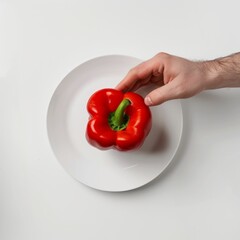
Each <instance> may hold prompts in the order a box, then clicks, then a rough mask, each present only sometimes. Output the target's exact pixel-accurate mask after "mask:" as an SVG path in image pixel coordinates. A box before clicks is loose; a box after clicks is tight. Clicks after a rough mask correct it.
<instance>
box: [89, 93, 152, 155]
mask: <svg viewBox="0 0 240 240" xmlns="http://www.w3.org/2000/svg"><path fill="white" fill-rule="evenodd" d="M87 110H88V112H89V114H90V117H89V122H88V124H87V129H86V138H87V140H88V142H89V143H90V144H91V145H93V146H94V147H97V148H99V149H102V150H104V149H109V148H114V149H117V150H120V151H127V150H132V149H136V148H139V147H140V146H141V145H142V144H143V142H144V139H145V138H146V136H147V135H148V133H149V131H150V129H151V125H152V121H151V120H152V118H151V111H150V109H149V107H148V106H146V105H145V103H144V100H143V98H142V97H141V96H140V95H138V94H137V93H134V92H127V93H125V94H124V93H123V92H121V91H118V90H116V89H110V88H108V89H101V90H99V91H97V92H95V93H94V94H93V95H92V96H91V97H90V99H89V100H88V103H87Z"/></svg>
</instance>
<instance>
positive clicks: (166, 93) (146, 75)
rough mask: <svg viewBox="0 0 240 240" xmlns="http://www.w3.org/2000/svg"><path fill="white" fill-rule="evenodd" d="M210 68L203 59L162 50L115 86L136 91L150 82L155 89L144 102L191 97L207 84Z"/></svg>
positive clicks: (131, 71)
mask: <svg viewBox="0 0 240 240" xmlns="http://www.w3.org/2000/svg"><path fill="white" fill-rule="evenodd" d="M208 75H209V74H208V71H207V68H206V67H205V64H204V63H203V62H193V61H189V60H187V59H184V58H181V57H177V56H173V55H170V54H166V53H159V54H157V55H156V56H154V57H153V58H151V59H150V60H148V61H145V62H143V63H141V64H139V65H138V66H136V67H134V68H132V69H131V70H130V71H129V72H128V74H127V75H126V77H125V78H124V79H123V80H122V81H121V82H120V83H119V84H118V85H117V86H116V89H118V90H122V91H124V92H126V91H135V90H137V89H138V88H140V87H142V86H145V85H147V84H150V83H154V84H156V88H155V90H153V91H152V92H150V93H149V94H148V95H147V96H146V97H145V104H146V105H149V106H154V105H158V104H161V103H163V102H165V101H167V100H171V99H177V98H187V97H191V96H193V95H195V94H197V93H199V92H201V91H202V90H204V89H205V88H206V87H207V84H206V79H207V78H208Z"/></svg>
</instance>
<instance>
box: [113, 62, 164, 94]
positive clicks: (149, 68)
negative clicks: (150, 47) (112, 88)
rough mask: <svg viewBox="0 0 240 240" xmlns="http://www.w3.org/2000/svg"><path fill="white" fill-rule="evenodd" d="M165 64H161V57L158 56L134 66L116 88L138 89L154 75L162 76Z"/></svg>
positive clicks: (122, 89) (124, 89)
mask: <svg viewBox="0 0 240 240" xmlns="http://www.w3.org/2000/svg"><path fill="white" fill-rule="evenodd" d="M162 71H163V66H161V64H160V62H159V59H158V58H156V57H153V58H151V59H150V60H148V61H146V62H143V63H141V64H139V65H138V66H136V67H134V68H132V69H131V70H130V71H129V72H128V74H127V75H126V77H125V78H124V79H123V80H122V81H121V82H120V83H119V84H118V85H117V86H116V89H118V90H120V91H124V92H126V91H132V90H133V89H134V91H135V90H137V89H138V88H139V87H141V86H142V85H145V84H146V83H147V82H149V81H150V80H151V77H154V80H155V81H157V78H160V76H161V75H162Z"/></svg>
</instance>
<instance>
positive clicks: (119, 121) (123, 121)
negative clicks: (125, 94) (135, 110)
mask: <svg viewBox="0 0 240 240" xmlns="http://www.w3.org/2000/svg"><path fill="white" fill-rule="evenodd" d="M130 104H131V102H130V101H129V100H128V99H123V100H122V102H121V103H120V104H119V106H118V107H117V109H116V111H115V112H113V113H111V114H110V116H109V119H108V122H109V125H110V126H111V128H112V129H113V130H116V131H119V130H123V129H125V128H126V127H127V123H128V120H129V117H128V116H127V114H125V110H126V108H127V107H128V106H129V105H130Z"/></svg>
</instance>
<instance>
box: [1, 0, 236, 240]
mask: <svg viewBox="0 0 240 240" xmlns="http://www.w3.org/2000/svg"><path fill="white" fill-rule="evenodd" d="M239 7H240V5H239V1H237V0H235V1H234V0H228V1H217V0H214V1H209V0H202V1H190V0H182V1H176V0H175V1H173V0H168V1H162V0H159V1H157V0H147V1H141V0H138V1H137V0H136V1H130V0H128V1H123V0H122V1H110V0H108V1H107V0H103V1H97V0H95V1H93V0H88V1H73V0H58V1H57V0H55V1H54V0H49V1H47V0H42V1H30V0H29V1H26V0H21V1H17V0H0V83H1V87H0V111H1V115H0V239H1V240H28V239H29V240H32V239H34V240H43V239H44V240H48V239H51V240H52V239H53V240H54V239H58V240H62V239H71V240H75V239H84V240H95V239H96V240H97V239H98V240H110V239H111V240H112V239H114V240H118V239H119V240H120V239H121V240H122V239H134V240H135V239H136V240H143V239H165V240H170V239H171V240H172V239H181V240H188V239H189V240H190V239H191V240H192V239H218V240H221V239H239V238H240V228H239V222H240V205H239V202H240V174H239V172H240V107H239V105H240V89H222V90H216V91H207V92H204V93H202V94H200V95H198V96H196V97H193V98H191V99H188V100H183V112H184V132H183V138H182V142H181V145H180V148H179V151H178V152H177V154H176V156H175V158H174V161H173V162H172V164H171V165H170V166H169V167H168V168H167V170H166V171H165V172H164V173H163V174H162V175H160V177H158V178H157V179H156V180H155V181H153V182H152V183H151V184H148V185H147V186H145V187H143V188H140V189H138V190H135V191H131V192H125V193H106V192H100V191H96V190H93V189H90V188H88V187H86V186H84V185H82V184H81V183H79V182H77V181H75V180H73V179H72V178H71V177H70V176H69V175H68V174H67V173H66V172H65V171H64V169H63V168H62V167H61V166H60V165H59V163H58V162H57V160H56V159H55V157H54V156H53V153H52V151H51V148H50V145H49V142H48V139H47V132H46V114H47V107H48V104H49V101H50V98H51V96H52V94H53V92H54V90H55V88H56V87H57V85H58V84H59V83H60V81H61V80H62V79H63V78H64V76H65V75H66V74H68V72H70V71H71V70H72V69H73V68H74V67H76V66H78V65H79V64H81V63H82V62H84V61H86V60H88V59H91V58H94V57H97V56H101V55H107V54H124V55H130V56H134V57H138V58H141V59H148V58H150V57H152V56H153V55H155V54H156V53H158V52H160V51H165V52H169V53H172V54H175V55H179V56H182V57H186V58H189V59H211V58H215V57H219V56H223V55H226V54H230V53H233V52H237V51H239V43H240V32H239V22H240V15H239Z"/></svg>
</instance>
